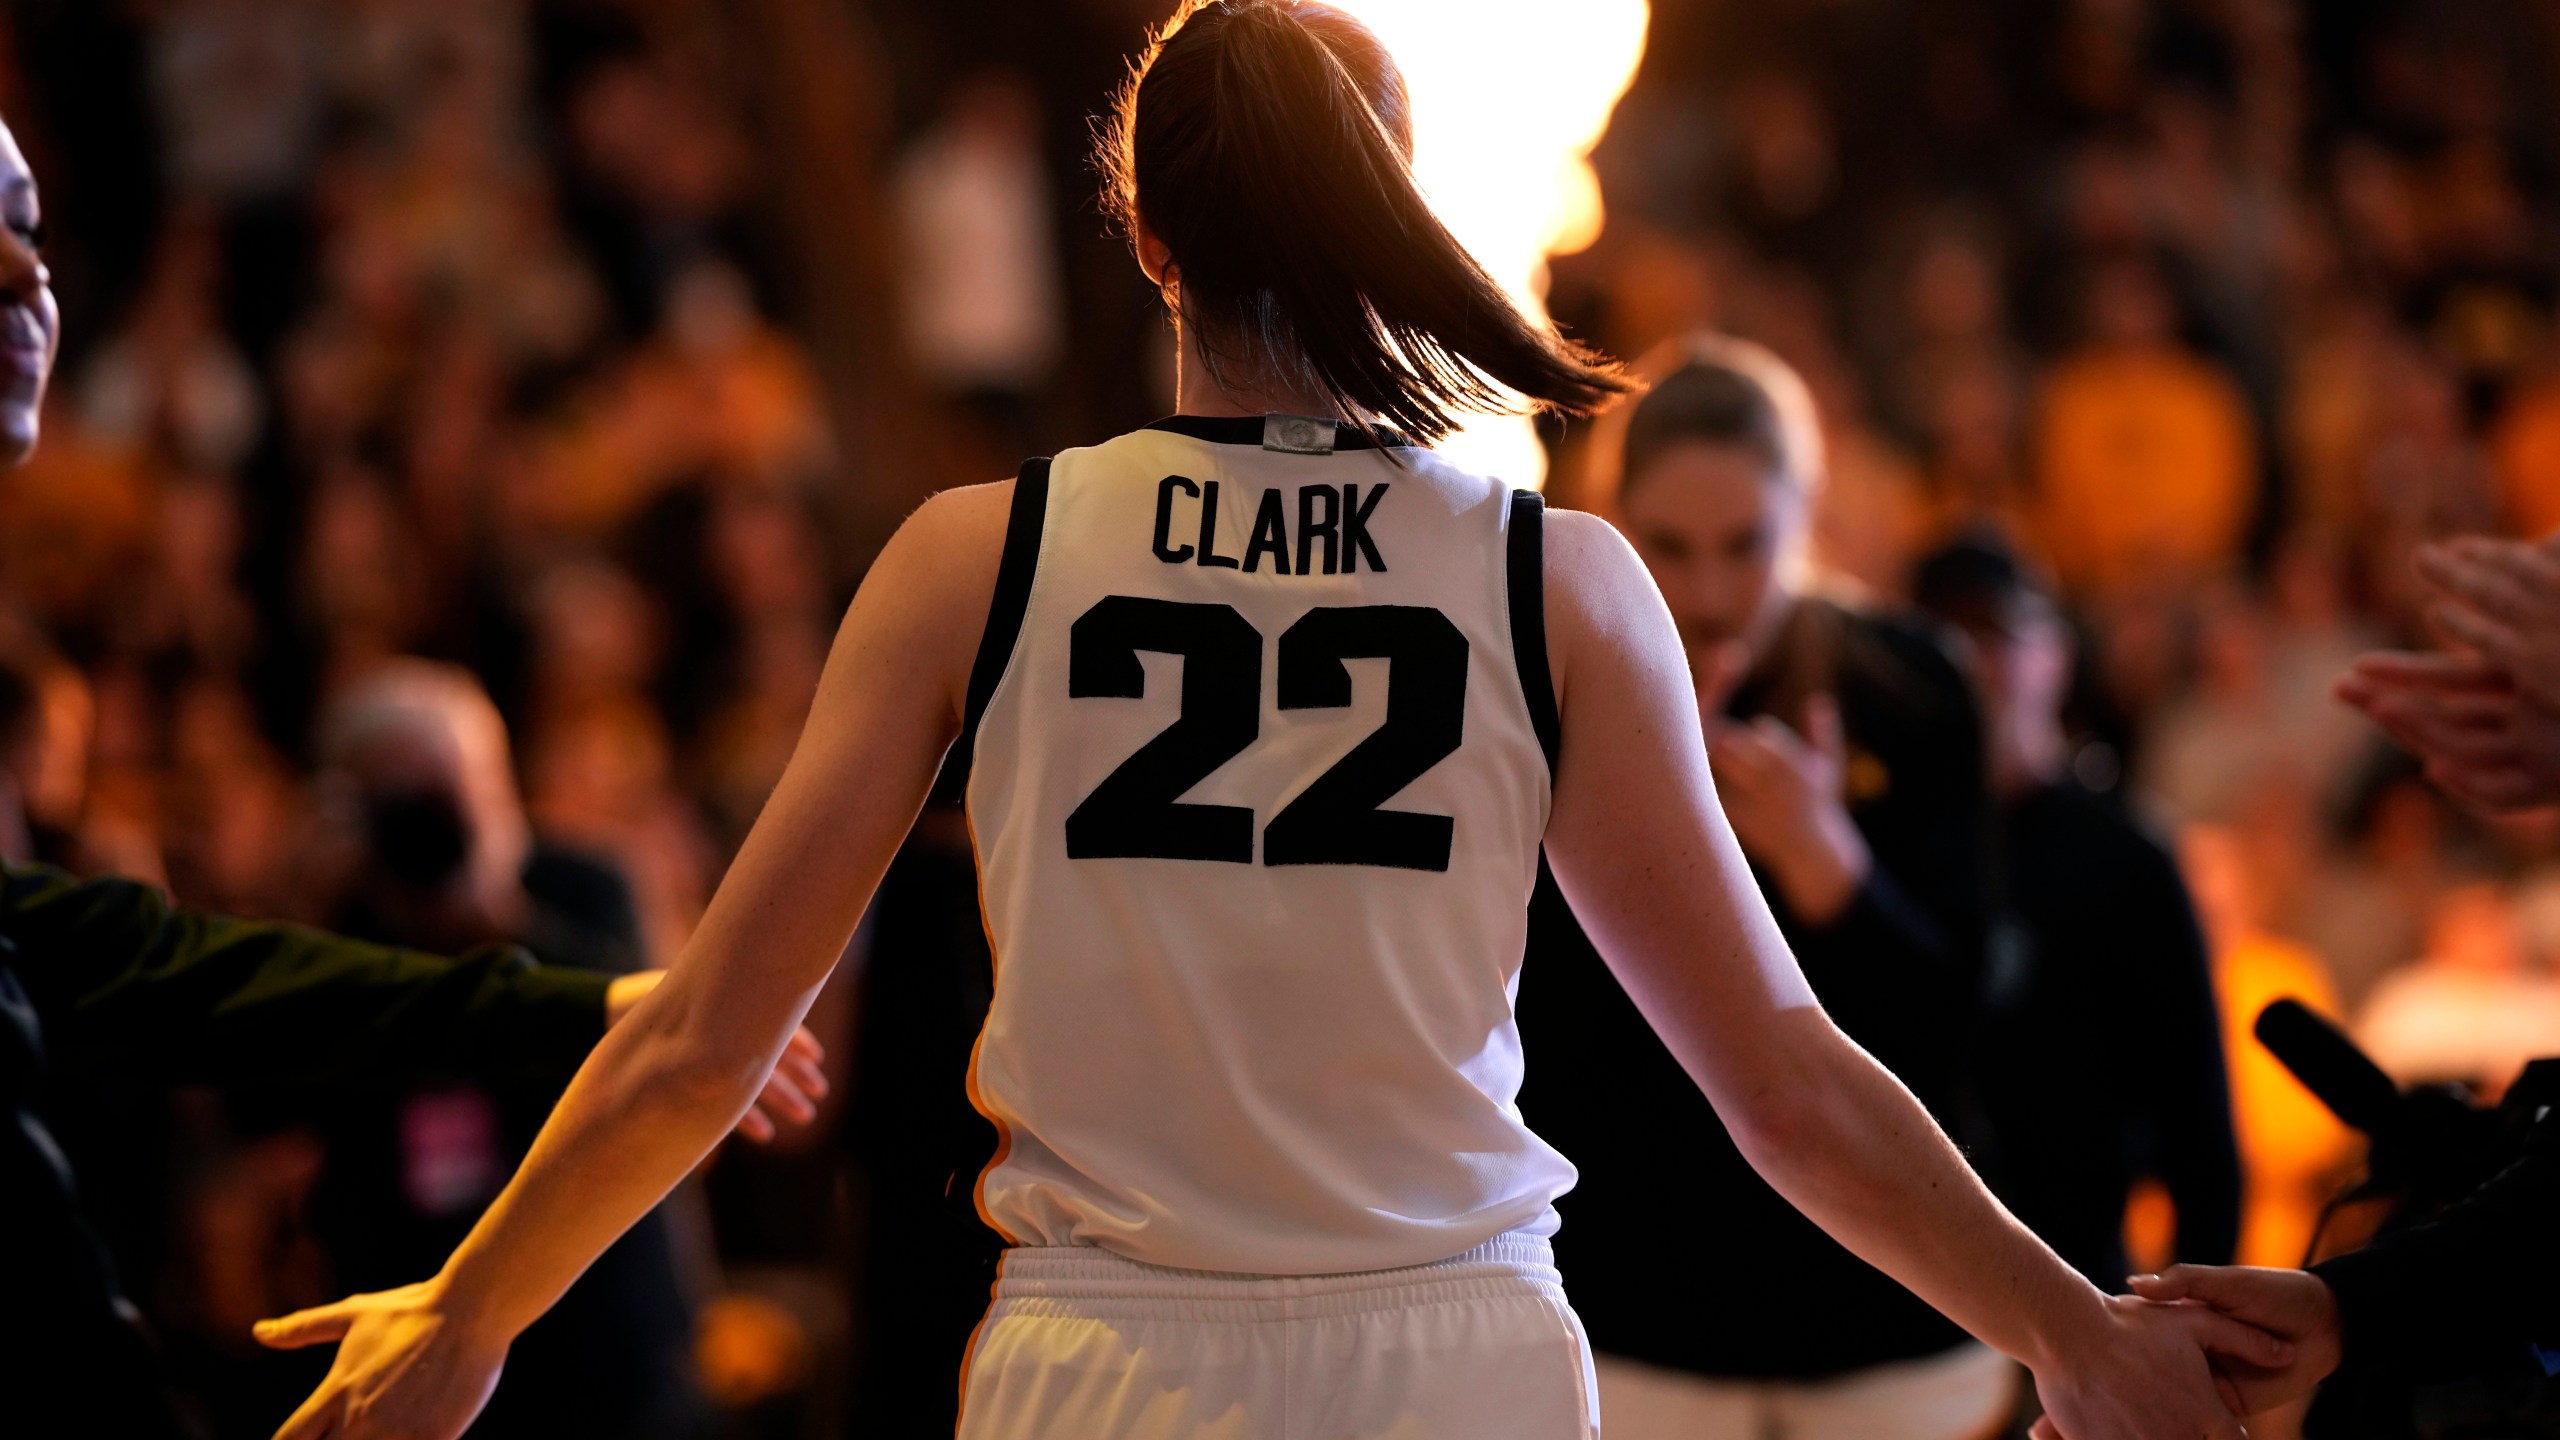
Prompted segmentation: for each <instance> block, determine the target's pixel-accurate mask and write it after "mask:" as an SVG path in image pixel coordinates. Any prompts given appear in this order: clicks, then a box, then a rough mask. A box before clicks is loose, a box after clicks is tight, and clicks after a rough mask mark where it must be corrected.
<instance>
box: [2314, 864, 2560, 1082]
mask: <svg viewBox="0 0 2560 1440" xmlns="http://www.w3.org/2000/svg"><path fill="white" fill-rule="evenodd" d="M2535 898H2536V899H2537V900H2538V901H2540V902H2541V905H2542V907H2543V908H2544V909H2545V910H2547V908H2548V905H2549V902H2550V898H2551V897H2550V895H2549V893H2548V892H2547V891H2542V892H2540V893H2538V894H2537V895H2536V897H2535ZM2520 899H2521V897H2519V896H2517V895H2514V894H2511V893H2509V892H2508V891H2506V890H2505V889H2504V888H2502V887H2499V886H2494V885H2466V886H2464V887H2462V888H2461V889H2458V890H2456V891H2454V892H2453V893H2452V894H2450V895H2448V896H2446V897H2445V900H2444V903H2443V905H2442V906H2441V907H2440V908H2438V909H2437V911H2436V913H2435V919H2434V923H2433V924H2432V925H2431V926H2430V927H2429V933H2428V935H2427V939H2426V943H2425V946H2424V948H2423V949H2421V950H2420V952H2419V956H2418V961H2417V963H2416V964H2415V965H2412V966H2409V967H2407V968H2405V969H2401V970H2398V971H2395V972H2394V973H2392V974H2390V975H2388V976H2386V977H2384V979H2383V980H2382V981H2381V983H2380V984H2378V985H2376V986H2375V987H2374V990H2373V994H2372V996H2371V998H2369V999H2368V1000H2367V1001H2366V1002H2365V1006H2364V1009H2363V1011H2362V1013H2361V1014H2360V1015H2359V1016H2358V1017H2357V1021H2356V1040H2357V1042H2358V1043H2359V1044H2361V1045H2363V1046H2364V1049H2365V1053H2367V1054H2369V1055H2371V1056H2372V1057H2373V1059H2374V1063H2375V1064H2377V1065H2380V1066H2381V1067H2382V1068H2383V1069H2385V1070H2388V1071H2389V1072H2391V1077H2392V1078H2393V1079H2395V1080H2398V1081H2399V1082H2401V1083H2402V1084H2404V1085H2424V1084H2444V1083H2460V1084H2464V1085H2468V1086H2470V1087H2472V1088H2473V1089H2475V1090H2477V1091H2479V1092H2481V1093H2482V1094H2484V1095H2488V1096H2490V1097H2493V1098H2494V1097H2495V1096H2496V1095H2497V1093H2498V1092H2499V1091H2501V1090H2504V1089H2505V1088H2506V1086H2507V1082H2509V1081H2511V1080H2513V1079H2514V1078H2515V1077H2516V1074H2517V1072H2518V1071H2520V1070H2522V1069H2523V1068H2524V1065H2525V1062H2526V1061H2528V1060H2532V1059H2534V1058H2536V1057H2537V1056H2542V1055H2548V1054H2551V1053H2552V1051H2553V1048H2554V1046H2553V1037H2555V1036H2560V976H2555V975H2553V974H2552V973H2551V969H2550V962H2551V960H2552V959H2553V953H2552V950H2551V949H2550V944H2549V942H2550V941H2551V940H2552V938H2553V937H2552V936H2550V935H2549V934H2547V933H2545V934H2540V935H2536V936H2533V937H2531V939H2532V940H2539V941H2540V942H2542V943H2541V944H2540V945H2535V944H2532V943H2531V942H2530V941H2529V939H2528V936H2527V934H2526V931H2525V926H2524V917H2523V915H2522V914H2521V913H2520V908H2521V907H2520ZM2536 918H2542V917H2540V916H2537V917H2536ZM2546 923H2547V922H2546Z"/></svg>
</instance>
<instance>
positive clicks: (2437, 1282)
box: [2311, 1115, 2560, 1382]
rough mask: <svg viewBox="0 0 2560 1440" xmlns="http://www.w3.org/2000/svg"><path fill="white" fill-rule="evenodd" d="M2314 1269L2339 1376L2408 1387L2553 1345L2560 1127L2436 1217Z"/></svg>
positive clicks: (2532, 1141) (2558, 1296)
mask: <svg viewBox="0 0 2560 1440" xmlns="http://www.w3.org/2000/svg"><path fill="white" fill-rule="evenodd" d="M2311 1273H2313V1274H2315V1275H2318V1276H2319V1277H2320V1278H2321V1279H2323V1280H2326V1281H2328V1282H2329V1288H2330V1289H2331V1290H2333V1291H2335V1292H2337V1296H2338V1312H2339V1316H2340V1318H2341V1320H2342V1321H2343V1322H2344V1325H2345V1337H2346V1365H2345V1366H2344V1367H2342V1369H2355V1370H2360V1371H2365V1372H2368V1373H2370V1372H2374V1371H2382V1372H2387V1373H2389V1374H2391V1375H2395V1376H2398V1377H2400V1378H2401V1379H2404V1380H2408V1381H2413V1382H2426V1381H2431V1380H2447V1379H2453V1378H2456V1377H2459V1376H2464V1375H2471V1374H2477V1373H2481V1372H2484V1371H2487V1370H2490V1369H2493V1368H2496V1367H2499V1366H2502V1365H2509V1364H2512V1363H2514V1362H2517V1361H2520V1360H2522V1359H2524V1358H2525V1357H2526V1356H2527V1354H2528V1351H2527V1348H2526V1347H2528V1346H2529V1345H2532V1344H2535V1343H2537V1342H2539V1343H2540V1344H2542V1345H2544V1346H2546V1347H2548V1346H2552V1345H2553V1344H2554V1342H2560V1121H2555V1119H2554V1118H2553V1117H2552V1116H2549V1115H2546V1116H2544V1117H2543V1118H2542V1119H2541V1120H2540V1121H2538V1122H2537V1123H2536V1124H2535V1125H2534V1127H2533V1129H2532V1131H2531V1132H2530V1133H2529V1134H2528V1135H2527V1137H2526V1140H2525V1147H2524V1153H2523V1154H2522V1155H2520V1156H2519V1157H2517V1159H2516V1161H2515V1163H2514V1164H2512V1165H2509V1166H2508V1167H2507V1168H2506V1169H2505V1170H2503V1171H2501V1172H2499V1174H2498V1176H2497V1177H2496V1178H2495V1179H2493V1180H2491V1181H2490V1182H2489V1183H2488V1184H2486V1185H2483V1186H2481V1187H2480V1188H2479V1189H2478V1190H2475V1191H2473V1192H2472V1193H2471V1195H2470V1196H2469V1197H2468V1198H2466V1199H2464V1200H2463V1201H2462V1202H2461V1203H2459V1204H2457V1205H2455V1206H2454V1207H2453V1208H2452V1209H2450V1210H2447V1211H2445V1212H2444V1214H2442V1215H2440V1216H2437V1217H2436V1218H2435V1219H2434V1220H2433V1221H2431V1222H2429V1223H2427V1224H2425V1225H2419V1226H2414V1227H2412V1228H2410V1229H2407V1230H2403V1231H2400V1232H2398V1233H2396V1234H2392V1235H2387V1236H2384V1237H2383V1238H2382V1239H2379V1240H2376V1241H2375V1242H2374V1243H2372V1244H2371V1245H2368V1246H2366V1247H2365V1248H2364V1249H2362V1250H2358V1251H2355V1252H2354V1253H2352V1254H2347V1255H2341V1256H2338V1257H2337V1258H2336V1259H2334V1260H2325V1261H2322V1262H2321V1263H2320V1264H2318V1265H2314V1266H2312V1267H2311Z"/></svg>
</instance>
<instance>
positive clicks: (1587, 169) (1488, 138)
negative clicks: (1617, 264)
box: [1334, 0, 1647, 485]
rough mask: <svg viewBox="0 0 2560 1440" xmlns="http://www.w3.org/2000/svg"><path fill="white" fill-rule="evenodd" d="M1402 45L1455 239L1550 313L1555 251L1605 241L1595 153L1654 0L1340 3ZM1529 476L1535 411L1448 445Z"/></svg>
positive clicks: (1399, 57) (1535, 453)
mask: <svg viewBox="0 0 2560 1440" xmlns="http://www.w3.org/2000/svg"><path fill="white" fill-rule="evenodd" d="M1334 3H1336V4H1338V5H1340V6H1341V8H1343V9H1345V10H1348V11H1350V12H1351V13H1352V14H1354V15H1357V16H1359V17H1360V19H1361V20H1362V21H1363V22H1364V23H1366V24H1367V25H1368V26H1369V27H1370V28H1371V29H1373V30H1375V31H1376V32H1377V33H1378V38H1379V39H1381V40H1383V41H1385V42H1386V45H1387V48H1388V49H1389V50H1391V51H1393V52H1394V54H1395V57H1396V63H1397V64H1398V65H1400V66H1402V67H1403V69H1404V75H1405V83H1406V85H1407V86H1408V87H1409V88H1410V89H1411V90H1412V92H1413V118H1414V147H1413V148H1414V169H1415V171H1416V172H1417V173H1418V174H1419V175H1420V177H1421V180H1422V185H1423V188H1424V189H1425V190H1426V191H1428V192H1429V193H1430V195H1431V200H1432V203H1433V204H1434V205H1435V206H1436V207H1437V208H1438V209H1439V211H1440V214H1441V216H1442V218H1444V219H1446V220H1447V221H1448V223H1449V228H1450V229H1451V230H1453V231H1455V232H1456V234H1457V236H1458V238H1459V239H1460V240H1462V241H1464V242H1466V245H1467V248H1468V249H1470V250H1473V251H1474V252H1475V254H1476V258H1477V259H1479V260H1481V261H1483V262H1484V265H1485V268H1486V269H1487V270H1489V271H1491V272H1492V273H1493V276H1494V278H1495V279H1497V280H1499V281H1501V282H1502V283H1503V285H1504V286H1505V287H1506V288H1508V289H1509V290H1510V291H1511V293H1512V295H1513V296H1514V297H1515V298H1517V299H1518V300H1519V302H1520V304H1521V306H1522V307H1523V308H1525V309H1527V310H1528V311H1529V312H1530V313H1532V314H1539V315H1543V314H1544V313H1546V312H1545V306H1544V297H1545V295H1546V288H1547V257H1548V256H1550V255H1564V254H1571V253H1572V252H1574V251H1576V250H1579V249H1582V248H1583V247H1584V246H1587V245H1589V244H1590V243H1591V242H1592V241H1593V240H1595V239H1597V238H1599V235H1600V226H1601V223H1602V218H1603V217H1602V214H1601V208H1600V185H1599V182H1598V181H1597V180H1596V179H1595V178H1593V176H1592V173H1591V166H1590V163H1589V161H1588V160H1587V159H1586V157H1587V156H1588V155H1589V154H1590V153H1591V147H1592V146H1593V145H1594V144H1596V143H1598V142H1599V139H1600V132H1601V131H1603V130H1605V129H1607V128H1608V124H1609V112H1610V111H1611V110H1612V109H1613V108H1615V107H1616V105H1617V103H1618V97H1619V96H1621V95H1623V94H1625V93H1626V89H1627V84H1628V82H1629V81H1631V80H1633V79H1634V78H1635V72H1636V62H1637V61H1638V60H1639V59H1641V58H1642V57H1643V55H1644V33H1645V21H1646V18H1647V15H1646V12H1647V5H1646V0H1334ZM1441 448H1442V449H1443V451H1444V452H1446V453H1447V454H1449V455H1450V457H1451V458H1452V459H1454V460H1455V461H1457V462H1458V463H1459V464H1461V465H1465V466H1467V467H1469V468H1471V469H1475V470H1481V471H1484V472H1487V473H1490V474H1494V475H1498V476H1501V477H1502V478H1504V479H1506V480H1510V481H1513V482H1514V483H1518V484H1530V485H1534V484H1537V483H1539V482H1540V481H1542V480H1543V479H1544V478H1545V475H1546V459H1545V456H1544V455H1543V454H1541V453H1540V451H1539V449H1538V442H1537V438H1536V437H1535V436H1534V435H1532V434H1531V433H1530V430H1529V422H1528V421H1527V420H1525V419H1519V418H1504V417H1495V418H1488V419H1486V420H1483V421H1479V422H1477V423H1476V424H1473V425H1470V426H1468V427H1467V428H1466V430H1465V431H1464V432H1462V433H1461V434H1459V435H1456V436H1454V437H1452V438H1451V439H1450V440H1449V441H1448V443H1447V444H1445V445H1443V446H1442V447H1441Z"/></svg>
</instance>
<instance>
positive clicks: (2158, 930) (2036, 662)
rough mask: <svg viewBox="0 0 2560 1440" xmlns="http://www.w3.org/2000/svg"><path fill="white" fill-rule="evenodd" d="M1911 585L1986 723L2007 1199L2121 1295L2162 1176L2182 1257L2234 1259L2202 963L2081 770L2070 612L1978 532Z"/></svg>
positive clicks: (2161, 862)
mask: <svg viewBox="0 0 2560 1440" xmlns="http://www.w3.org/2000/svg"><path fill="white" fill-rule="evenodd" d="M1912 590H1913V598H1914V599H1915V600H1917V601H1918V603H1919V604H1920V605H1921V607H1922V608H1924V609H1925V610H1926V611H1928V612H1929V613H1930V614H1932V615H1934V616H1936V617H1937V618H1938V619H1940V620H1942V621H1944V622H1946V623H1947V624H1949V625H1951V626H1953V627H1955V629H1956V630H1957V631H1958V632H1959V633H1961V634H1962V635H1963V636H1964V637H1965V639H1966V641H1967V643H1968V646H1969V648H1970V651H1971V655H1972V659H1973V666H1972V672H1973V676H1974V680H1975V683H1976V684H1977V685H1978V686H1979V687H1980V690H1981V693H1982V698H1983V713H1984V717H1985V721H1986V726H1987V729H1988V731H1989V738H1990V745H1991V784H1992V792H1993V795H1994V796H1995V798H1996V799H1997V800H1998V802H1999V807H2000V854H2001V856H2002V859H2003V861H2004V866H2005V870H2004V875H2003V881H2004V883H2003V884H2002V886H2001V893H2002V895H2003V896H2004V897H2005V901H2006V908H2007V910H2008V911H2009V917H2008V923H2007V924H2006V925H2004V926H2002V927H2001V928H1999V929H1998V930H1996V931H1995V932H1994V934H1995V939H1994V943H1993V946H1992V957H1991V969H1990V975H1989V980H1988V984H1987V987H1986V988H1987V990H1988V994H1989V997H1990V998H1989V1005H1988V1007H1987V1008H1988V1012H1989V1013H1988V1015H1987V1016H1986V1018H1985V1023H1984V1028H1983V1038H1982V1049H1981V1051H1980V1058H1979V1060H1978V1062H1977V1064H1976V1075H1977V1084H1978V1085H1979V1087H1980V1090H1981V1095H1982V1105H1983V1109H1984V1111H1985V1113H1986V1114H1987V1115H1988V1116H1989V1117H1990V1119H1991V1122H1992V1125H1993V1128H1994V1133H1995V1134H1996V1135H1997V1136H1998V1138H1999V1141H2000V1145H2001V1149H2002V1153H2003V1155H2004V1156H2005V1158H2006V1161H2007V1163H2006V1164H2005V1165H2003V1166H2002V1171H2003V1175H2004V1178H2005V1187H2004V1189H2005V1195H2006V1198H2007V1199H2008V1201H2009V1204H2010V1206H2011V1208H2012V1209H2014V1210H2015V1211H2016V1212H2017V1215H2018V1218H2019V1219H2021V1220H2024V1221H2025V1222H2026V1223H2027V1225H2028V1226H2029V1227H2030V1228H2032V1229H2033V1230H2035V1232H2036V1233H2037V1234H2038V1235H2041V1236H2043V1237H2044V1239H2045V1241H2046V1242H2047V1243H2048V1244H2050V1245H2052V1246H2053V1247H2054V1249H2055V1251H2056V1252H2057V1253H2058V1254H2060V1255H2061V1256H2062V1257H2063V1258H2064V1259H2065V1260H2067V1261H2069V1262H2070V1263H2071V1264H2073V1265H2074V1266H2076V1267H2078V1268H2079V1270H2080V1272H2081V1273H2082V1274H2084V1275H2086V1276H2088V1277H2089V1279H2090V1281H2091V1282H2092V1283H2094V1284H2096V1285H2098V1286H2100V1287H2101V1288H2108V1289H2112V1288H2113V1287H2114V1286H2116V1285H2118V1284H2120V1283H2122V1281H2123V1278H2124V1276H2125V1275H2126V1274H2127V1273H2128V1267H2127V1264H2126V1256H2125V1238H2124V1237H2125V1228H2126V1227H2125V1216H2126V1209H2127V1202H2128V1199H2129V1197H2130V1196H2131V1195H2132V1193H2133V1191H2134V1186H2135V1183H2136V1181H2137V1180H2140V1179H2144V1178H2151V1179H2156V1180H2157V1181H2158V1182H2160V1184H2161V1186H2162V1188H2163V1189H2164V1190H2165V1192H2166V1194H2167V1196H2168V1199H2169V1201H2170V1203H2171V1205H2172V1207H2173V1209H2174V1214H2175V1222H2176V1234H2175V1239H2174V1242H2173V1244H2172V1245H2171V1247H2170V1250H2171V1253H2172V1254H2174V1255H2175V1256H2176V1257H2177V1258H2178V1259H2180V1260H2183V1261H2187V1262H2189V1263H2197V1264H2209V1265H2221V1264H2228V1263H2229V1262H2230V1258H2231V1253H2232V1247H2233V1245H2234V1243H2235V1242H2236V1241H2237V1239H2238V1238H2239V1230H2240V1158H2239V1154H2238V1151H2237V1148H2236V1145H2235V1142H2234V1140H2233V1138H2232V1121H2231V1100H2230V1094H2229V1090H2228V1086H2227V1083H2226V1080H2225V1076H2224V1070H2223V1057H2222V1026H2221V1020H2220V1015H2219V1012H2218V1011H2217V1010H2216V1008H2215V1005H2214V997H2213V977H2212V973H2211V972H2212V966H2211V961H2210V959H2209V958H2208V956H2207V954H2206V950H2205V943H2204V936H2203V935H2202V933H2201V932H2200V931H2199V929H2198V927H2197V921H2196V918H2195V908H2194V905H2193V903H2192V902H2191V901H2190V900H2189V899H2188V897H2187V891H2186V885H2185V883H2184V882H2183V881H2182V880H2181V879H2180V878H2179V876H2178V871H2177V866H2176V862H2175V861H2173V860H2172V859H2171V858H2170V856H2169V853H2168V851H2167V850H2166V849H2164V848H2163V847H2162V846H2161V844H2160V843H2159V842H2158V841H2156V840H2154V839H2152V838H2151V837H2150V836H2149V835H2147V834H2145V833H2143V832H2142V830H2140V829H2139V828H2137V827H2136V826H2135V825H2134V824H2133V822H2132V821H2130V820H2128V819H2127V818H2126V817H2125V816H2124V815H2123V814H2122V813H2121V812H2120V811H2118V810H2117V809H2115V808H2114V807H2113V806H2111V805H2110V804H2108V803H2107V802H2106V801H2105V800H2102V799H2100V798H2099V797H2097V796H2095V795H2092V794H2090V793H2089V792H2088V791H2087V790H2086V789H2084V788H2083V787H2082V786H2080V785H2079V784H2077V783H2076V782H2075V781H2074V780H2073V779H2072V778H2071V773H2070V758H2071V754H2070V742H2069V739H2068V737H2067V736H2066V735H2065V733H2064V731H2063V728H2062V703H2063V699H2064V696H2065V693H2066V691H2067V688H2068V686H2069V684H2070V679H2071V641H2070V637H2069V632H2068V630H2067V629H2066V628H2065V624H2064V621H2063V619H2062V617H2061V615H2060V613H2059V612H2058V611H2056V610H2055V609H2054V607H2053V604H2052V600H2051V597H2050V596H2048V595H2047V594H2045V593H2044V592H2043V590H2042V589H2041V588H2040V587H2039V586H2038V585H2037V584H2036V583H2035V582H2034V581H2033V580H2031V579H2030V578H2029V577H2028V576H2027V574H2026V572H2025V571H2024V570H2023V569H2022V568H2021V567H2020V565H2019V563H2018V561H2017V559H2016V557H2015V556H2013V555H2012V554H2010V553H2009V552H2008V550H2007V549H2006V548H2005V547H2002V546H2000V545H1997V544H1995V543H1989V542H1986V541H1983V540H1980V539H1972V540H1963V541H1959V542H1957V543H1955V544H1953V545H1950V546H1948V547H1946V548H1944V549H1941V550H1939V551H1937V552H1935V553H1934V554H1932V555H1930V556H1929V557H1928V558H1927V559H1925V560H1923V561H1922V562H1921V564H1920V566H1919V569H1918V572H1917V573H1916V574H1915V576H1914V577H1913V580H1912Z"/></svg>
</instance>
